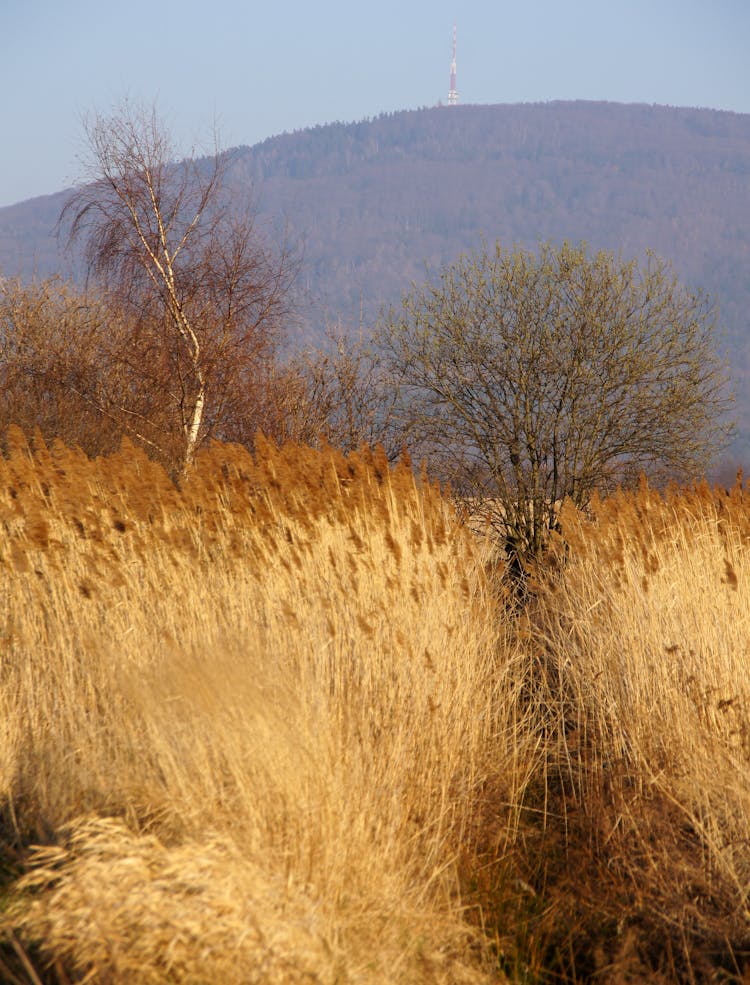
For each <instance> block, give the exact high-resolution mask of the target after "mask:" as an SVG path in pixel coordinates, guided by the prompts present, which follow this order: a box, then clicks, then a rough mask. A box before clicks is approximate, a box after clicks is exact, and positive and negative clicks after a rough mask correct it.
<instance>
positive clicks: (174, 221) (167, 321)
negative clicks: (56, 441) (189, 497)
mask: <svg viewBox="0 0 750 985" xmlns="http://www.w3.org/2000/svg"><path fill="white" fill-rule="evenodd" d="M85 135H86V141H87V147H88V151H89V156H88V159H87V163H86V166H85V172H84V180H83V182H82V183H81V184H80V185H79V186H78V187H77V190H76V191H75V193H74V194H73V196H72V197H71V198H70V199H69V200H68V202H67V203H66V205H65V208H64V210H63V213H62V215H61V226H62V228H63V229H65V230H66V231H67V233H68V236H69V241H70V242H71V243H75V242H80V243H81V244H82V246H83V256H84V259H85V262H86V264H87V269H88V272H89V276H90V277H91V278H93V279H94V280H95V282H96V283H97V284H98V285H100V286H101V287H102V288H103V289H104V290H106V292H107V293H108V295H109V296H110V297H111V298H112V301H113V303H114V304H116V305H117V308H118V310H120V311H123V312H124V313H125V314H126V316H127V318H128V321H129V325H130V333H129V335H128V337H127V339H126V340H125V341H124V343H123V344H122V346H121V352H120V356H121V358H122V359H123V360H124V361H126V362H127V363H128V364H129V367H130V369H131V370H133V371H134V375H135V378H136V379H137V378H139V377H140V380H141V382H142V385H143V387H144V388H148V389H149V390H150V391H151V392H150V397H151V400H152V401H153V400H154V399H156V400H157V401H160V402H161V410H160V413H159V414H158V415H150V414H145V415H144V414H140V413H139V412H138V411H137V410H135V411H133V412H132V413H130V409H129V408H128V407H122V408H121V411H122V417H123V420H124V421H125V422H126V426H127V429H128V430H129V431H130V432H131V433H132V434H133V435H134V436H136V437H138V438H140V439H141V440H143V441H144V442H145V443H147V444H149V445H152V446H153V447H154V448H157V449H158V450H160V451H161V452H162V457H166V458H167V459H168V460H171V462H172V464H173V466H174V468H175V471H177V472H180V473H183V474H184V473H185V472H187V471H188V470H189V469H190V467H191V465H192V462H193V459H194V457H195V453H196V450H197V449H198V447H199V446H200V444H201V443H202V442H203V441H205V440H206V438H208V437H211V436H213V437H222V428H223V425H224V423H225V422H226V421H227V419H228V418H229V417H231V413H232V410H233V404H235V403H236V402H237V401H238V400H239V401H240V403H241V402H242V400H243V399H244V397H243V389H244V388H245V387H246V386H247V384H248V382H249V381H253V382H254V383H256V384H257V380H258V378H259V376H262V375H263V374H264V373H265V372H266V371H267V369H268V367H269V366H270V365H271V364H272V362H273V358H274V355H275V350H276V347H277V344H278V339H279V335H280V332H281V330H282V327H283V322H284V318H285V316H286V315H287V313H288V310H289V298H290V287H291V283H292V280H293V276H294V272H295V271H294V263H293V261H292V258H291V256H290V253H289V252H288V250H287V249H286V247H285V246H284V245H282V246H281V247H271V246H269V245H268V244H267V243H266V242H265V241H264V240H263V239H262V238H261V236H260V235H259V233H258V230H257V229H256V223H255V217H254V215H253V212H252V210H251V209H250V208H249V206H243V205H242V204H241V203H240V202H239V201H238V196H237V194H236V193H235V194H234V195H232V194H230V191H229V188H228V186H227V180H226V179H227V176H228V167H229V163H230V158H229V156H228V155H227V154H222V153H221V152H220V151H219V150H218V148H216V147H215V149H214V153H213V154H212V155H211V156H210V157H208V158H202V159H187V160H181V161H179V160H178V159H177V154H176V149H175V145H174V143H173V140H172V138H171V136H170V134H169V131H168V129H167V128H166V126H165V125H164V124H163V123H162V121H161V120H160V119H159V117H158V116H157V113H156V110H155V109H153V108H152V109H150V110H144V109H141V108H134V107H133V106H132V105H131V104H130V103H128V102H125V103H124V104H122V106H121V107H120V109H119V110H118V111H117V112H116V113H115V114H113V115H111V116H101V115H100V116H95V117H94V118H92V119H91V120H90V121H88V122H87V124H86V125H85ZM138 396H139V395H138V394H134V398H137V397H138ZM141 396H142V395H141ZM137 405H138V400H137V399H135V400H134V406H137ZM165 410H166V413H164V411H165ZM156 418H158V421H159V423H158V424H157V423H156Z"/></svg>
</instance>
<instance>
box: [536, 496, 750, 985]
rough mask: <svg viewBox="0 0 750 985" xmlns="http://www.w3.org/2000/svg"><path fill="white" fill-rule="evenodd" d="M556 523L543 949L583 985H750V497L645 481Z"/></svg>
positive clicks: (544, 678) (545, 642) (546, 610)
mask: <svg viewBox="0 0 750 985" xmlns="http://www.w3.org/2000/svg"><path fill="white" fill-rule="evenodd" d="M562 532H563V537H564V541H565V545H566V546H563V544H562V543H561V544H560V548H559V551H560V553H561V554H563V553H564V554H565V561H564V565H563V567H562V568H561V569H560V570H559V571H557V572H554V571H553V572H550V571H549V570H548V571H547V572H546V573H545V577H544V579H543V584H542V586H541V587H540V589H539V593H538V596H537V598H536V600H535V603H534V605H533V606H532V609H531V610H530V613H529V620H528V624H527V633H528V642H527V645H528V646H529V647H530V648H531V651H532V654H533V657H534V659H535V661H536V666H537V678H536V684H537V689H536V691H535V699H536V700H538V701H539V702H540V705H541V706H542V707H541V710H540V716H541V717H542V718H543V720H544V722H545V723H546V725H545V735H546V741H545V749H546V756H547V766H546V769H547V771H548V773H547V780H548V782H547V784H546V786H545V792H546V796H547V798H548V800H547V810H548V815H556V817H557V823H553V824H551V825H550V824H549V816H548V817H547V828H546V830H545V831H544V832H543V833H542V834H539V832H538V833H537V834H538V837H539V839H540V841H541V842H542V843H543V844H546V845H547V846H548V848H546V849H542V852H543V855H544V861H543V862H542V863H541V864H540V865H538V867H537V868H535V869H532V870H531V874H530V875H529V876H528V878H529V879H530V880H531V881H532V882H535V884H536V885H539V883H540V880H544V881H545V893H546V900H547V904H548V907H549V909H548V911H547V913H546V914H545V917H544V920H541V921H540V922H539V925H540V926H541V924H544V928H545V933H546V934H547V935H548V951H547V960H549V958H550V954H552V953H553V952H554V953H555V959H554V960H555V963H556V964H557V965H558V966H561V967H562V966H567V972H568V973H572V969H573V967H574V966H575V967H576V972H577V977H578V978H579V979H580V980H585V978H586V977H587V975H594V976H596V978H597V980H605V981H618V982H619V981H624V980H636V981H637V980H645V979H646V978H648V979H649V980H652V978H653V980H659V981H708V980H711V981H714V980H724V981H726V980H737V981H739V980H742V981H744V980H746V979H745V978H744V977H743V974H744V971H743V968H744V967H745V964H746V963H747V961H748V957H750V908H749V907H748V902H749V896H750V850H749V846H750V812H749V811H748V805H750V741H748V739H749V736H750V733H749V732H748V721H749V719H748V712H749V711H750V678H748V656H749V652H748V647H749V646H750V643H749V641H750V632H749V631H750V555H748V551H747V545H748V543H749V542H750V497H748V494H747V492H746V491H745V490H743V488H742V487H741V486H740V485H738V486H737V487H736V488H735V489H734V490H733V491H732V492H731V493H725V492H723V491H713V490H710V489H709V488H708V487H706V486H699V487H696V488H695V489H690V490H670V491H669V492H667V493H666V494H664V495H659V494H658V493H656V492H654V491H652V490H650V489H649V488H648V487H647V486H646V485H645V484H643V485H642V487H641V489H640V491H639V492H638V493H636V494H626V493H620V494H617V495H615V496H612V497H611V498H609V499H607V500H606V501H604V502H600V501H598V500H596V501H595V502H594V503H593V504H592V509H591V513H590V515H589V516H588V517H584V516H583V515H581V514H578V513H576V512H575V510H573V509H571V508H570V507H569V506H566V508H565V511H564V513H563V517H562ZM561 832H562V842H561ZM555 844H556V846H557V847H554V846H555ZM563 928H565V930H564V931H563ZM566 950H567V952H568V956H567V957H565V956H564V955H563V952H564V951H566ZM571 955H574V956H575V959H576V960H575V961H574V960H571V958H570V956H571ZM717 975H718V976H719V977H718V978H717V977H716V976H717ZM722 976H723V977H722Z"/></svg>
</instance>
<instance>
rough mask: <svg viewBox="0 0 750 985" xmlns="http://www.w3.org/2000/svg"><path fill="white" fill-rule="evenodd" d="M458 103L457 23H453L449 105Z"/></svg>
mask: <svg viewBox="0 0 750 985" xmlns="http://www.w3.org/2000/svg"><path fill="white" fill-rule="evenodd" d="M457 104H458V90H457V89H456V25H455V24H454V25H453V58H452V59H451V84H450V88H449V89H448V105H449V106H456V105H457Z"/></svg>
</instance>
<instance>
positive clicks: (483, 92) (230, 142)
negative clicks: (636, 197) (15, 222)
mask: <svg viewBox="0 0 750 985" xmlns="http://www.w3.org/2000/svg"><path fill="white" fill-rule="evenodd" d="M454 22H455V23H456V24H457V26H458V90H459V94H460V99H461V102H464V103H469V102H473V103H504V102H537V101H544V100H550V99H607V100H613V101H618V102H646V103H662V104H668V105H672V106H708V107H712V108H715V109H726V110H734V111H735V112H741V113H750V0H525V2H523V3H518V2H517V0H514V2H512V3H508V2H504V0H431V2H427V0H400V2H395V0H378V2H374V3H358V2H357V0H317V2H311V0H291V2H290V0H286V2H284V0H277V2H275V3H274V2H272V3H263V4H261V3H254V2H252V0H243V2H239V0H204V2H201V3H198V2H196V0H126V2H111V0H0V90H1V91H2V97H1V98H0V126H1V127H2V129H1V131H0V134H1V136H0V139H1V141H2V143H1V144H0V206H2V205H8V204H10V203H13V202H17V201H20V200H22V199H25V198H30V197H32V196H34V195H42V194H46V193H49V192H54V191H58V190H60V189H61V188H63V187H66V186H67V185H69V184H71V183H72V182H73V181H74V180H75V179H76V178H77V177H78V176H79V173H80V166H79V164H78V158H79V156H80V153H81V150H82V144H81V132H82V128H81V119H82V116H83V115H85V114H86V113H87V112H90V111H92V110H98V111H107V110H108V109H109V108H111V107H112V105H113V104H115V103H116V102H117V101H118V100H119V99H121V98H122V96H123V95H125V94H129V95H130V96H131V98H133V99H136V100H138V101H146V102H148V103H150V102H152V101H154V100H157V101H158V105H159V107H160V109H161V110H162V112H163V113H164V114H165V115H166V116H167V118H168V119H169V121H170V123H171V125H172V128H173V132H174V133H175V135H176V136H177V138H178V141H179V142H180V144H181V146H182V148H183V149H184V150H185V151H189V150H190V147H191V145H193V144H195V143H200V140H201V138H202V137H205V135H206V134H207V132H208V131H209V130H210V129H211V126H212V124H213V120H214V119H216V120H217V121H218V124H219V130H220V135H221V140H222V143H223V145H224V146H235V145H237V144H252V143H255V142H257V141H259V140H262V139H264V138H265V137H270V136H273V135H275V134H278V133H282V132H284V131H288V130H295V129H299V128H301V127H305V126H310V125H314V124H316V123H328V122H332V121H335V120H343V121H350V120H359V119H363V118H364V117H369V116H376V115H377V114H378V113H380V112H383V111H391V110H398V109H413V108H417V107H420V106H431V105H435V104H436V103H437V102H438V100H440V99H442V100H443V101H445V99H446V97H447V90H448V73H449V67H450V47H451V32H452V28H453V24H454Z"/></svg>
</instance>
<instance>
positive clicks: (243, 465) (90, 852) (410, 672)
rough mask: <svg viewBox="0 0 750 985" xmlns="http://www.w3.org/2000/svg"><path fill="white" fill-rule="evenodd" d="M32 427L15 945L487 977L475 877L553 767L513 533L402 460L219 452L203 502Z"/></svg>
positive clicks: (76, 969) (15, 683) (21, 587)
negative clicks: (471, 854)
mask: <svg viewBox="0 0 750 985" xmlns="http://www.w3.org/2000/svg"><path fill="white" fill-rule="evenodd" d="M8 443H9V452H8V456H7V458H6V459H5V460H4V461H2V462H0V557H1V559H2V560H1V562H0V581H1V582H2V586H1V588H0V599H2V601H0V635H1V636H2V640H3V651H2V652H3V655H2V666H1V670H0V674H1V676H0V729H1V730H2V734H1V735H0V800H1V801H2V803H3V807H4V817H5V822H4V828H3V832H4V834H3V837H4V840H5V842H6V844H8V845H9V846H10V845H11V844H13V845H15V847H16V849H17V850H18V852H19V854H20V856H22V858H23V868H24V870H25V875H24V876H23V877H22V878H20V880H18V881H17V882H16V883H14V885H13V887H12V888H11V889H8V890H7V893H6V895H7V906H6V914H5V918H4V928H5V933H6V939H11V940H13V942H14V944H15V945H16V946H17V947H19V948H22V949H23V948H25V949H27V950H28V949H31V952H30V953H34V954H38V955H39V963H40V965H41V966H43V967H50V968H52V969H57V970H58V973H59V974H60V975H61V976H62V975H63V974H65V975H73V976H76V980H78V979H79V978H80V979H81V980H82V979H83V978H84V977H85V978H86V980H87V981H101V982H105V981H106V982H135V981H138V982H167V981H169V982H183V981H184V982H188V981H190V982H197V981H202V982H217V983H218V982H222V983H232V982H255V981H257V982H313V981H315V982H343V981H352V982H409V983H412V982H421V981H425V982H449V981H467V982H468V981H474V980H477V981H483V980H487V977H488V975H489V967H490V965H489V964H488V960H489V959H488V958H487V950H486V947H485V946H484V941H483V937H482V934H481V933H480V931H479V930H478V927H477V922H476V921H470V920H469V919H467V912H466V906H467V900H466V899H465V898H463V897H462V895H461V886H460V879H459V871H460V869H461V866H462V865H463V864H464V863H463V862H462V859H463V858H464V856H465V855H466V852H467V846H468V845H470V844H471V843H472V840H473V839H474V838H475V834H476V832H475V829H476V818H477V816H478V803H479V798H480V795H482V791H483V790H486V789H487V788H488V785H491V786H492V788H493V790H494V794H493V796H494V797H495V798H496V800H497V802H498V803H505V804H513V803H515V802H517V801H518V799H519V798H518V791H517V789H516V788H517V786H518V784H519V783H522V782H524V776H523V771H524V769H527V770H528V769H530V764H531V762H532V756H531V747H529V748H528V749H526V748H523V747H520V746H519V743H518V733H519V722H518V716H519V707H520V706H519V703H518V696H519V693H520V687H519V684H518V683H517V682H518V681H520V679H521V675H520V674H518V673H517V671H516V668H515V666H514V664H515V662H516V661H517V660H518V659H519V658H518V655H517V653H516V651H514V650H513V649H512V647H510V646H509V645H508V646H506V645H504V644H503V638H502V636H503V632H504V630H503V626H502V624H501V623H500V621H499V620H498V619H497V618H495V617H494V615H493V613H495V611H496V600H495V599H494V597H493V591H494V589H493V586H492V584H491V583H490V581H489V579H488V576H487V574H486V565H487V561H488V557H489V545H487V544H485V543H482V542H480V541H478V540H477V539H476V538H475V537H473V536H471V535H470V534H469V533H468V532H467V531H466V530H465V529H464V528H463V527H462V525H461V523H460V522H459V520H458V518H457V517H456V515H455V511H453V510H452V508H451V507H450V506H449V505H448V504H447V503H446V502H445V501H444V500H443V499H442V498H441V496H440V494H439V492H438V490H437V489H435V488H433V487H431V486H430V485H429V483H427V482H426V481H425V482H422V483H419V482H416V481H415V479H414V477H413V475H412V471H411V469H410V467H409V466H408V464H407V463H404V464H402V465H401V466H400V467H398V468H396V469H394V470H391V469H389V468H388V465H387V463H386V462H385V461H384V460H383V457H382V456H378V455H377V454H371V453H363V454H362V455H351V456H349V457H348V458H344V457H343V456H341V455H339V454H337V453H336V452H334V451H332V450H330V449H328V450H324V451H322V452H315V451H312V450H310V449H305V448H301V447H292V446H290V447H287V448H284V449H282V450H278V449H276V448H274V447H272V446H270V445H267V444H263V443H261V444H260V445H259V447H258V450H257V453H256V456H255V457H254V458H253V457H252V456H251V455H250V454H249V453H247V452H246V451H243V450H241V449H238V448H231V447H225V446H219V445H216V446H214V447H213V448H212V449H210V450H209V451H207V452H206V453H204V454H203V456H202V457H201V459H200V460H199V461H198V463H197V465H196V468H195V471H194V473H193V474H192V475H191V477H190V480H189V481H188V482H187V483H186V484H185V486H184V488H183V489H182V490H180V491H178V490H177V489H176V488H175V487H174V486H173V485H172V484H171V483H170V481H169V480H168V478H167V476H166V475H165V473H164V472H163V471H162V470H161V469H160V468H159V467H157V466H155V465H154V464H152V463H151V462H150V461H149V460H148V459H147V458H146V457H145V456H144V455H143V454H142V453H140V452H139V451H137V450H136V449H135V448H134V447H132V446H131V445H128V444H127V443H126V444H125V445H124V446H123V449H122V451H121V452H120V453H119V454H116V455H113V456H110V457H108V458H102V459H97V460H93V461H91V460H88V459H86V458H85V457H84V456H82V455H81V454H78V453H76V452H74V451H71V450H69V449H66V448H64V447H63V446H61V445H55V446H53V447H52V448H51V449H48V448H46V446H45V445H44V443H43V442H42V441H41V440H37V442H36V444H35V446H34V447H31V446H29V445H28V444H27V442H26V441H25V439H24V438H23V436H22V435H21V434H20V433H19V432H17V431H14V432H12V433H11V435H10V436H9V441H8ZM524 757H526V760H525V762H526V765H524ZM504 823H505V822H504ZM507 823H508V824H512V815H511V814H508V815H507ZM31 845H36V846H37V847H35V848H33V849H30V848H29V846H31ZM87 976H88V977H87ZM60 980H64V979H63V978H61V979H60Z"/></svg>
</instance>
